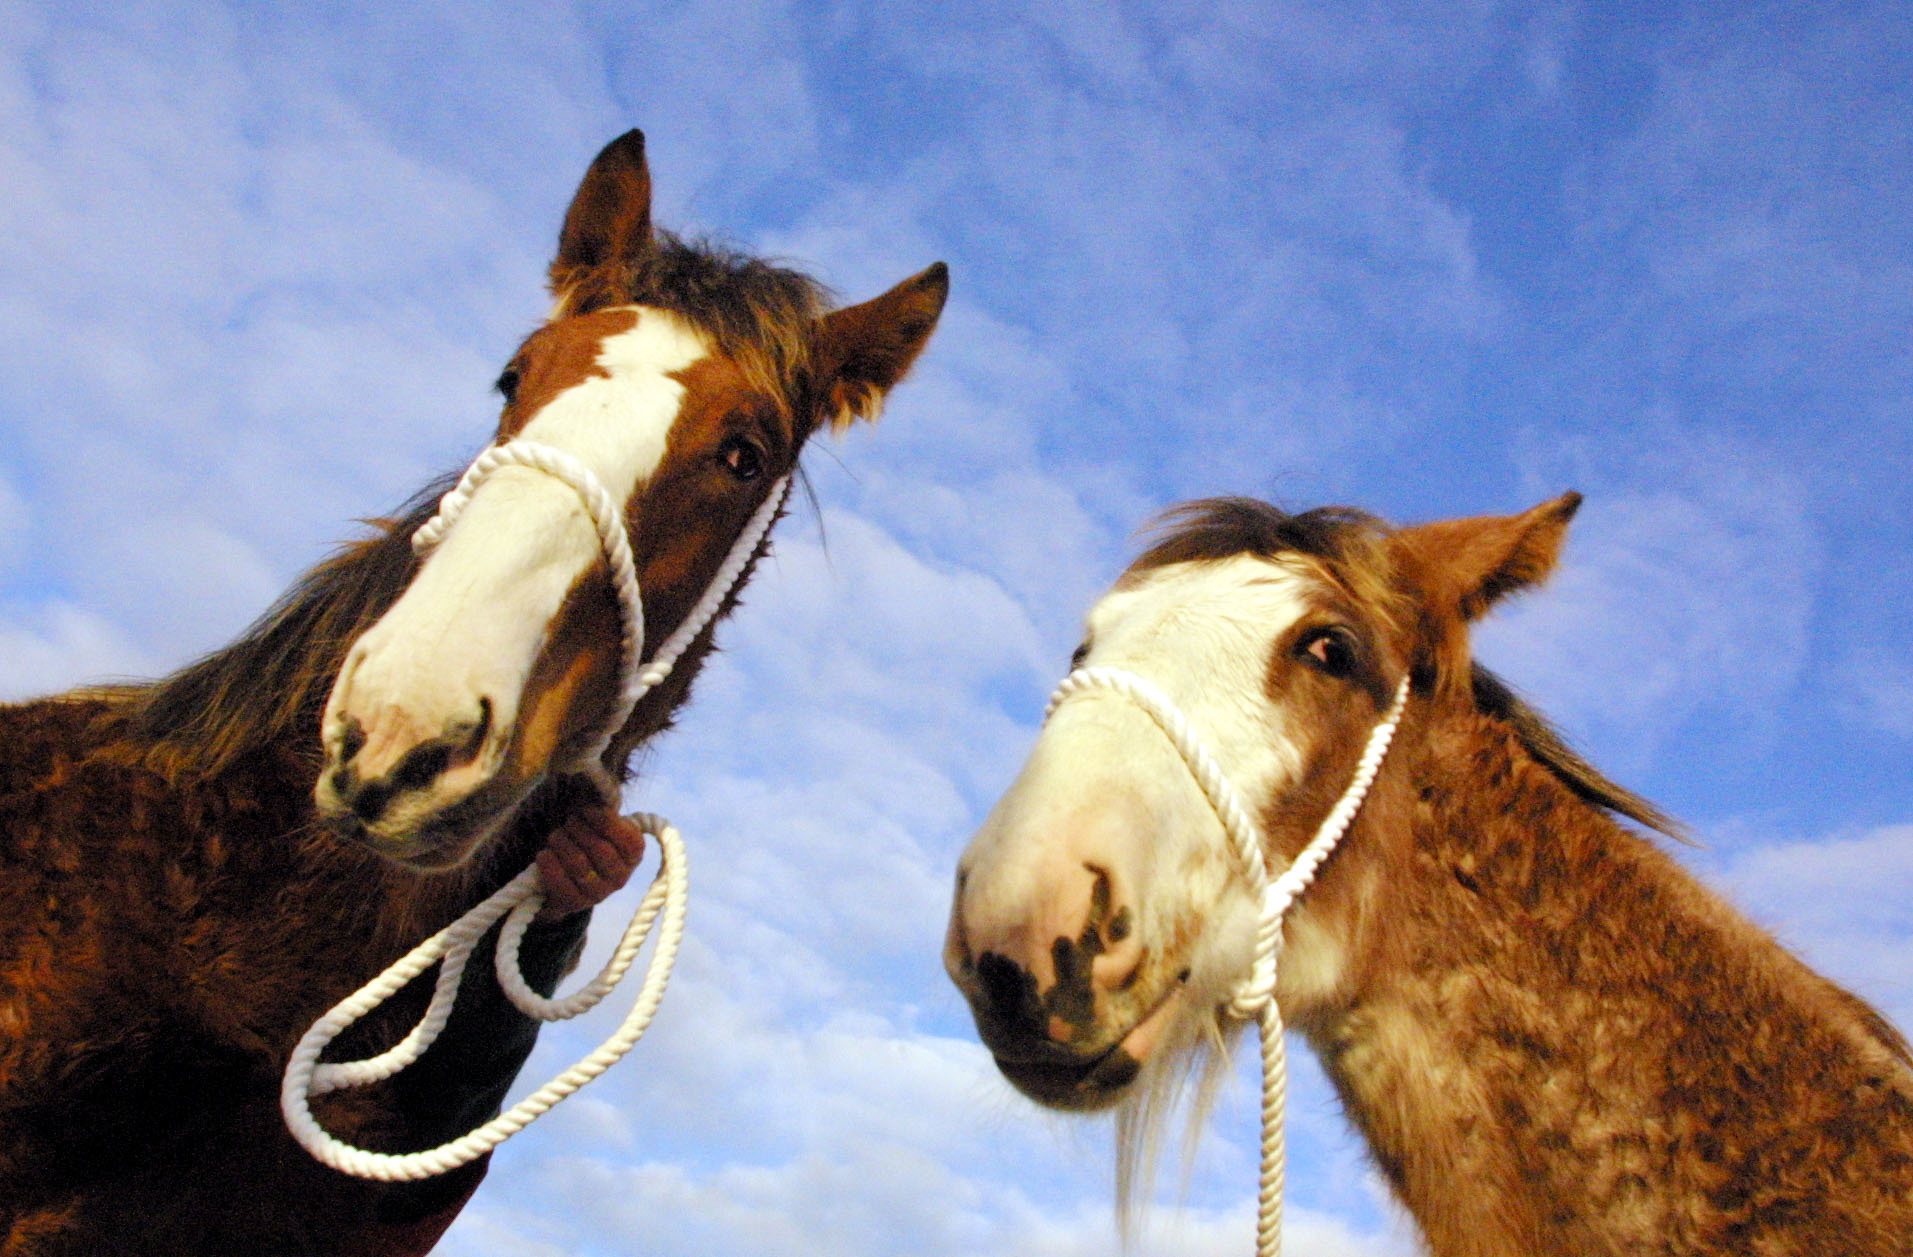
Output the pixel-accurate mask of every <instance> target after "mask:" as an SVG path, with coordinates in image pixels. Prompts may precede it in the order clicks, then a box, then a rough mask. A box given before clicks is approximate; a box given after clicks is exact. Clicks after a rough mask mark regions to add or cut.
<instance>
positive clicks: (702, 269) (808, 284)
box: [552, 231, 830, 400]
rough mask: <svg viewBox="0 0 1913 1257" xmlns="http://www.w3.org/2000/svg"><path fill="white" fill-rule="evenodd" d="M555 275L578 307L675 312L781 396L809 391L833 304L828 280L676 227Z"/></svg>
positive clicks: (574, 310)
mask: <svg viewBox="0 0 1913 1257" xmlns="http://www.w3.org/2000/svg"><path fill="white" fill-rule="evenodd" d="M552 281H553V286H554V288H555V289H556V290H557V291H558V292H559V293H560V294H561V295H562V296H564V297H565V299H566V309H567V310H569V311H570V312H572V313H576V314H582V313H585V312H587V311H589V310H594V309H598V308H600V307H603V306H610V305H645V306H652V307H655V308H657V309H660V310H667V311H669V312H670V313H672V314H674V315H676V316H677V317H678V318H680V319H683V320H684V321H685V322H686V323H688V324H690V325H691V326H692V327H694V328H696V329H697V330H698V331H699V332H702V333H703V334H704V335H706V336H708V337H709V338H710V339H711V340H712V342H713V343H714V344H715V345H716V346H717V348H718V349H719V350H720V351H721V352H722V353H723V354H724V355H725V356H727V357H729V358H731V359H733V360H735V361H736V362H737V363H738V364H739V365H740V366H741V367H743V369H744V372H745V374H746V376H748V377H749V378H750V380H751V382H752V384H753V385H755V386H756V387H757V388H758V389H759V390H760V391H762V392H764V393H765V394H767V395H768V396H770V397H771V398H773V399H777V400H782V399H787V398H794V397H798V396H801V389H802V386H803V385H804V384H806V383H807V382H808V378H809V374H810V344H811V325H812V322H813V321H814V320H815V319H816V318H818V317H819V316H820V315H822V314H823V313H824V312H825V310H826V309H828V308H829V304H830V301H829V296H830V294H829V292H828V291H827V290H826V289H825V288H824V286H823V285H822V284H820V283H818V282H817V281H816V280H814V279H812V278H811V277H810V276H808V275H805V274H804V273H802V272H801V271H795V270H791V269H789V268H788V267H782V266H776V265H773V264H772V263H770V262H766V261H764V260H763V259H762V258H755V257H751V256H750V255H748V254H745V253H739V252H737V251H735V250H732V249H729V248H727V247H725V246H723V245H719V244H714V243H710V242H702V241H687V240H683V239H680V238H679V237H678V236H675V235H673V234H671V233H670V232H668V231H658V232H656V233H655V234H654V236H653V246H652V247H651V248H650V249H646V250H642V251H640V252H638V253H637V255H636V256H635V257H632V258H629V259H625V260H621V261H619V262H615V263H607V264H603V265H599V266H596V267H593V268H592V269H590V270H588V271H584V272H582V273H579V274H567V275H556V274H554V275H553V277H552Z"/></svg>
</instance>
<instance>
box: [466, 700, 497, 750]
mask: <svg viewBox="0 0 1913 1257" xmlns="http://www.w3.org/2000/svg"><path fill="white" fill-rule="evenodd" d="M491 731H492V700H491V699H489V698H481V699H479V700H478V723H477V724H476V725H475V726H473V728H472V731H471V735H470V736H469V737H467V738H466V739H465V745H464V746H462V747H460V748H459V754H460V756H462V757H463V758H465V759H470V758H472V757H473V756H475V755H477V754H478V752H479V749H480V748H481V747H483V746H484V745H485V739H486V738H487V737H488V736H490V734H491Z"/></svg>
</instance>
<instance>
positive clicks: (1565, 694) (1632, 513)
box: [1475, 427, 1819, 769]
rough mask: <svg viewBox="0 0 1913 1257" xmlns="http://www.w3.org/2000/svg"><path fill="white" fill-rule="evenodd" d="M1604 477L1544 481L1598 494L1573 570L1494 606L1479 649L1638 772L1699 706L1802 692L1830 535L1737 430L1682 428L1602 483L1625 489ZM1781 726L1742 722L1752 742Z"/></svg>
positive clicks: (1583, 521)
mask: <svg viewBox="0 0 1913 1257" xmlns="http://www.w3.org/2000/svg"><path fill="white" fill-rule="evenodd" d="M1546 461H1549V462H1559V461H1561V458H1560V454H1559V453H1558V452H1557V453H1555V454H1553V455H1551V456H1550V457H1549V458H1547V460H1546ZM1590 473H1591V469H1590V468H1588V467H1585V466H1584V467H1582V468H1581V470H1580V474H1562V473H1558V472H1548V473H1544V474H1543V475H1542V476H1538V477H1536V479H1546V480H1548V481H1550V482H1551V488H1550V490H1549V492H1558V491H1559V486H1560V485H1561V484H1563V483H1574V482H1576V481H1579V482H1580V483H1581V485H1582V487H1584V488H1586V489H1588V490H1589V493H1588V498H1587V502H1586V504H1585V505H1584V506H1583V507H1582V509H1581V511H1580V513H1579V514H1578V515H1577V516H1576V517H1575V522H1574V524H1573V526H1572V528H1571V530H1570V533H1569V541H1568V545H1567V550H1566V554H1565V557H1564V560H1563V563H1562V566H1561V568H1560V569H1559V571H1558V572H1557V573H1556V574H1555V576H1554V577H1553V578H1552V579H1551V580H1550V581H1549V582H1548V584H1547V585H1546V586H1544V587H1543V588H1541V589H1539V590H1536V591H1533V592H1530V593H1528V594H1527V595H1525V596H1524V597H1523V598H1522V599H1521V600H1520V601H1517V602H1515V603H1514V604H1513V605H1511V606H1509V607H1506V608H1504V609H1502V610H1499V611H1497V612H1494V613H1493V614H1491V616H1490V617H1489V618H1488V620H1486V621H1485V622H1484V623H1483V624H1482V625H1481V626H1480V627H1479V628H1478V629H1477V631H1476V634H1475V637H1476V641H1477V644H1478V652H1477V653H1478V654H1479V655H1480V657H1481V658H1482V659H1483V661H1484V662H1486V663H1488V664H1489V665H1490V666H1493V667H1495V668H1497V669H1499V670H1502V671H1503V672H1505V673H1506V675H1507V676H1508V677H1509V678H1510V679H1511V680H1512V681H1514V682H1516V683H1517V684H1518V685H1519V686H1521V687H1522V688H1523V689H1525V690H1527V691H1529V692H1530V693H1532V694H1533V695H1534V696H1535V697H1536V699H1537V700H1538V701H1539V704H1540V706H1541V707H1542V709H1543V710H1545V711H1547V712H1548V713H1549V714H1550V715H1552V716H1555V717H1557V718H1559V719H1560V720H1562V721H1563V723H1564V724H1565V725H1567V726H1568V727H1569V728H1570V729H1576V730H1582V731H1587V732H1590V733H1592V734H1593V735H1594V736H1595V737H1596V738H1597V739H1598V740H1599V741H1601V742H1602V743H1604V744H1606V745H1610V746H1618V747H1621V748H1623V749H1622V751H1621V753H1620V755H1619V756H1618V758H1619V759H1621V760H1622V761H1623V765H1622V766H1623V767H1630V768H1634V769H1638V768H1639V767H1641V766H1642V765H1643V764H1645V763H1647V762H1648V761H1649V760H1651V758H1652V755H1653V752H1654V751H1655V750H1656V749H1657V748H1658V747H1659V745H1660V744H1662V742H1663V741H1665V740H1666V739H1667V738H1668V736H1669V735H1670V734H1671V733H1672V732H1673V731H1674V730H1675V729H1677V728H1678V727H1680V725H1681V724H1682V723H1683V722H1685V721H1686V720H1688V719H1689V718H1691V717H1693V716H1695V715H1696V714H1698V713H1702V712H1707V713H1716V714H1717V713H1719V712H1720V711H1722V710H1725V709H1728V708H1732V709H1735V710H1739V711H1743V712H1745V711H1758V710H1760V709H1761V708H1762V707H1763V706H1767V705H1770V704H1772V703H1773V702H1775V701H1776V700H1777V699H1778V698H1780V697H1781V696H1783V695H1785V694H1787V693H1788V692H1789V691H1790V690H1791V688H1792V687H1793V685H1794V684H1795V683H1796V681H1797V680H1798V678H1799V676H1800V674H1801V670H1802V668H1803V666H1804V664H1805V662H1806V658H1807V643H1808V640H1809V627H1808V626H1809V624H1810V622H1811V619H1812V615H1813V605H1814V596H1815V578H1816V575H1817V569H1818V565H1819V553H1818V539H1817V538H1816V537H1815V536H1814V533H1813V527H1812V524H1811V522H1810V516H1809V513H1808V510H1807V508H1806V505H1805V503H1804V501H1803V500H1802V499H1803V494H1802V492H1801V487H1800V485H1799V484H1798V482H1797V481H1796V479H1795V477H1793V476H1792V475H1791V474H1790V473H1789V472H1788V471H1786V470H1785V469H1782V468H1780V467H1777V466H1774V465H1773V464H1772V463H1771V462H1770V461H1769V460H1767V459H1766V458H1764V457H1763V456H1762V455H1760V454H1759V453H1757V452H1753V451H1750V450H1748V449H1746V448H1745V447H1743V446H1741V445H1739V444H1738V443H1736V442H1733V441H1730V440H1727V439H1724V438H1717V437H1713V436H1710V435H1708V434H1705V433H1701V432H1696V431H1693V430H1691V429H1681V428H1677V427H1674V428H1670V429H1669V430H1667V431H1664V432H1662V433H1660V434H1659V435H1658V438H1657V440H1656V442H1655V444H1654V446H1653V448H1652V449H1651V452H1649V453H1648V454H1646V455H1643V456H1641V457H1639V458H1638V460H1637V461H1635V462H1634V463H1633V465H1632V466H1630V467H1628V468H1627V470H1626V472H1624V473H1623V474H1622V475H1621V476H1619V477H1615V476H1613V473H1608V474H1607V475H1603V476H1601V477H1600V479H1601V480H1602V481H1604V482H1606V483H1607V484H1609V485H1611V487H1609V488H1605V489H1604V488H1603V487H1602V485H1601V484H1600V483H1594V484H1590V483H1589V482H1588V480H1587V479H1585V478H1584V477H1585V476H1587V475H1589V474H1590ZM1538 496H1539V495H1537V497H1538ZM1767 732H1768V730H1763V729H1762V728H1760V727H1759V722H1758V721H1757V720H1752V719H1743V722H1742V727H1741V730H1740V733H1741V735H1742V736H1749V737H1755V738H1758V737H1761V736H1763V735H1765V734H1766V733H1767Z"/></svg>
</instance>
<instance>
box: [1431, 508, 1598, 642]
mask: <svg viewBox="0 0 1913 1257" xmlns="http://www.w3.org/2000/svg"><path fill="white" fill-rule="evenodd" d="M1580 507H1581V495H1580V494H1578V493H1564V494H1562V495H1561V496H1560V497H1558V498H1555V499H1554V500H1553V501H1551V502H1543V503H1542V504H1541V505H1539V506H1537V507H1534V508H1532V509H1530V510H1527V511H1523V512H1522V513H1521V514H1519V515H1483V516H1477V517H1476V518H1473V519H1450V520H1443V521H1442V522H1440V523H1436V524H1422V525H1420V526H1419V527H1416V528H1404V529H1403V530H1402V531H1401V532H1399V533H1397V534H1396V539H1397V541H1398V542H1399V543H1400V544H1402V545H1403V546H1405V547H1406V548H1407V549H1408V550H1409V551H1410V552H1411V553H1412V554H1413V555H1414V556H1415V559H1416V566H1417V567H1418V568H1419V569H1420V570H1421V572H1422V579H1423V581H1424V582H1425V592H1426V595H1427V597H1428V598H1429V600H1430V602H1431V603H1432V605H1431V606H1430V608H1429V609H1430V610H1431V611H1434V612H1436V613H1437V614H1438V615H1445V614H1452V615H1455V616H1458V617H1459V618H1460V619H1462V620H1464V621H1467V620H1476V619H1479V618H1480V617H1481V615H1482V614H1483V613H1484V612H1485V611H1487V610H1488V608H1489V607H1490V606H1492V605H1494V603H1495V602H1496V601H1497V600H1499V599H1501V598H1503V597H1505V596H1507V595H1508V594H1511V593H1514V592H1515V591H1516V590H1520V589H1526V588H1528V587H1529V586H1531V585H1538V584H1540V583H1541V582H1542V581H1544V580H1546V579H1547V578H1548V574H1549V573H1550V572H1552V571H1553V570H1554V564H1555V561H1556V560H1557V559H1559V558H1560V557H1561V543H1562V542H1563V541H1565V540H1566V538H1567V535H1568V521H1569V520H1571V519H1573V518H1574V513H1575V511H1577V510H1579V509H1580Z"/></svg>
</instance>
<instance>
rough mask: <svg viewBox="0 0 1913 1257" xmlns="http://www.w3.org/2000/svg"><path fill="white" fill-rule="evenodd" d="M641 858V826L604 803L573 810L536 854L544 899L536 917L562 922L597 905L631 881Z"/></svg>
mask: <svg viewBox="0 0 1913 1257" xmlns="http://www.w3.org/2000/svg"><path fill="white" fill-rule="evenodd" d="M643 858H644V831H643V830H642V829H639V828H638V827H637V826H636V825H634V824H633V823H631V822H630V821H628V820H626V819H625V818H624V817H622V816H620V815H618V814H617V813H616V812H614V811H612V810H611V809H610V808H608V807H605V806H604V805H602V804H592V805H589V806H585V807H580V808H578V809H576V810H575V811H573V812H572V813H571V814H570V815H569V816H567V817H566V818H565V822H564V824H562V825H560V826H559V827H558V828H557V829H556V830H554V831H552V834H551V836H550V837H549V838H547V839H545V845H544V848H543V849H542V850H541V851H539V852H538V856H537V863H538V876H539V878H540V879H541V880H542V881H543V883H544V889H545V903H544V906H543V907H542V908H540V909H539V910H538V917H537V919H538V920H540V921H547V922H549V921H560V920H563V919H564V918H565V917H568V916H571V915H572V914H573V913H577V912H583V911H584V910H585V909H587V908H595V907H597V906H598V905H599V904H601V903H603V902H604V901H605V900H606V899H609V898H610V897H611V896H612V894H614V893H615V892H616V891H618V890H619V889H620V888H622V887H623V886H624V884H625V882H627V881H629V880H630V878H631V872H632V870H633V869H635V868H637V867H638V861H640V860H642V859H643Z"/></svg>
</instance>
